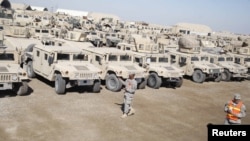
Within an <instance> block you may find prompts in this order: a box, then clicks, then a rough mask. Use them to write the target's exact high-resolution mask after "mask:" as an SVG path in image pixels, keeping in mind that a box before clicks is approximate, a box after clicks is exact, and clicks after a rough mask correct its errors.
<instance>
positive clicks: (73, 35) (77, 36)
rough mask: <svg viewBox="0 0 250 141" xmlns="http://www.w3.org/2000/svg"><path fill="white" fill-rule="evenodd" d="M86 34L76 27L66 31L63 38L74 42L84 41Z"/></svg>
mask: <svg viewBox="0 0 250 141" xmlns="http://www.w3.org/2000/svg"><path fill="white" fill-rule="evenodd" d="M86 37H87V34H86V33H85V32H84V31H82V30H78V29H74V30H69V31H67V34H66V37H65V38H64V39H66V40H70V41H76V42H85V41H87V38H86Z"/></svg>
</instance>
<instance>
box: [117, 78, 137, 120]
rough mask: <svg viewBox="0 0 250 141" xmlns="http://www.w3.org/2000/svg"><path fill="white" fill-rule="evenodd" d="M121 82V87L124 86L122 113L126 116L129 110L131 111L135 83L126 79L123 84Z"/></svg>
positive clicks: (135, 87)
mask: <svg viewBox="0 0 250 141" xmlns="http://www.w3.org/2000/svg"><path fill="white" fill-rule="evenodd" d="M121 82H122V84H123V85H125V93H124V103H123V104H124V109H123V113H124V114H126V115H127V114H128V113H129V110H132V108H131V105H132V100H133V98H134V94H135V91H136V89H137V81H136V80H135V79H127V80H126V81H125V82H124V81H121Z"/></svg>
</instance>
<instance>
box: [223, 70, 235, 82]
mask: <svg viewBox="0 0 250 141" xmlns="http://www.w3.org/2000/svg"><path fill="white" fill-rule="evenodd" d="M221 76H222V78H221V80H222V81H230V80H231V78H232V73H231V72H229V70H227V69H225V70H224V72H222V73H221Z"/></svg>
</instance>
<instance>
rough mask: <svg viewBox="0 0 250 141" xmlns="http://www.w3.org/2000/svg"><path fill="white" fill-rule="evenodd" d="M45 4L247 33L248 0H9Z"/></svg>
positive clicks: (249, 18) (249, 31)
mask: <svg viewBox="0 0 250 141" xmlns="http://www.w3.org/2000/svg"><path fill="white" fill-rule="evenodd" d="M9 1H10V2H11V3H25V4H28V5H31V6H32V5H33V6H41V7H46V8H48V9H49V10H52V9H53V10H55V9H57V8H61V9H71V10H80V11H88V12H101V13H107V14H114V15H117V16H119V17H120V18H121V20H124V21H145V22H148V23H154V24H161V25H170V26H171V25H174V24H176V23H180V22H188V23H194V24H204V25H207V26H209V27H211V28H212V30H213V31H229V32H233V33H241V34H250V0H9Z"/></svg>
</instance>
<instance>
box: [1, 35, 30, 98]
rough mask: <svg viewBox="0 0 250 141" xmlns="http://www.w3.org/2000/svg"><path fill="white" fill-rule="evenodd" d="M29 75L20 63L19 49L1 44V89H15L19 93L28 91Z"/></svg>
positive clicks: (23, 93)
mask: <svg viewBox="0 0 250 141" xmlns="http://www.w3.org/2000/svg"><path fill="white" fill-rule="evenodd" d="M28 87H29V86H28V76H27V74H26V72H25V71H24V70H23V69H22V68H21V67H20V65H19V64H18V51H17V50H16V49H15V48H11V47H7V46H5V45H3V41H2V40H1V45H0V90H13V91H14V92H16V94H17V95H25V94H27V93H28Z"/></svg>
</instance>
